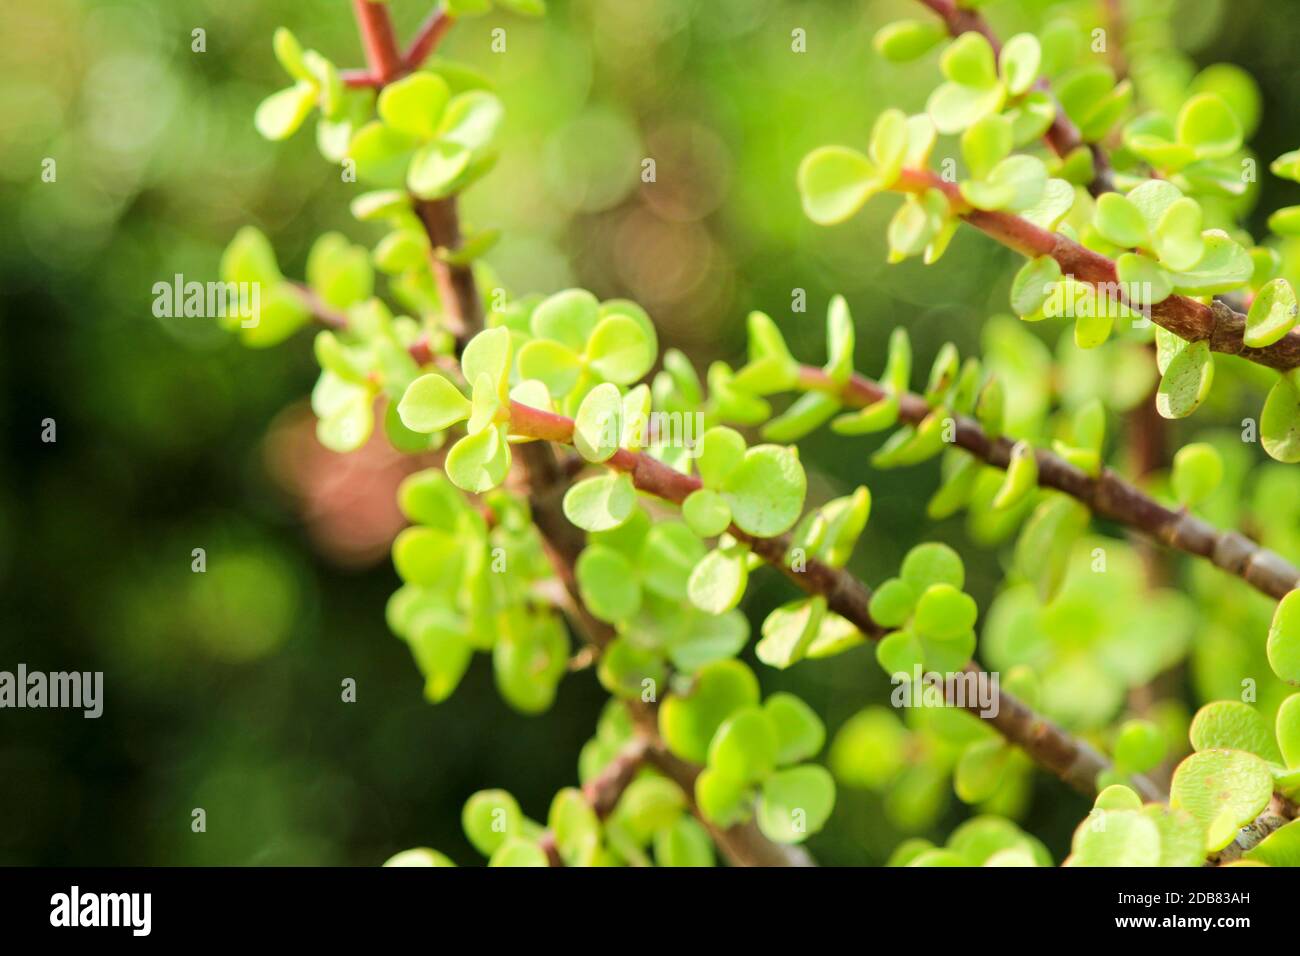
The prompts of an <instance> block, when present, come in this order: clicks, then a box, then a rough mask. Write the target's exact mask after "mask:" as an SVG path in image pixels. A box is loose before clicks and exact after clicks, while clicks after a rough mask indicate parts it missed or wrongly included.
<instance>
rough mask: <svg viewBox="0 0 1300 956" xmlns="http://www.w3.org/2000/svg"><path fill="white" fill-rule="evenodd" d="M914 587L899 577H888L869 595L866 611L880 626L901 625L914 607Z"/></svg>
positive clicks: (915, 598) (905, 621)
mask: <svg viewBox="0 0 1300 956" xmlns="http://www.w3.org/2000/svg"><path fill="white" fill-rule="evenodd" d="M916 600H917V597H916V589H915V588H913V587H912V585H910V584H908V583H907V582H906V581H904V580H902V579H901V578H890V579H889V580H888V581H885V582H884V583H883V584H881V585H880V587H878V588H876V590H875V592H874V593H873V594H872V595H871V603H870V605H869V606H868V613H870V614H871V617H872V620H874V621H875V622H876V623H877V624H879V625H880V626H881V627H889V628H895V627H902V626H903V625H904V624H906V623H907V621H908V619H909V618H910V617H911V616H912V611H913V609H914V608H915V607H916Z"/></svg>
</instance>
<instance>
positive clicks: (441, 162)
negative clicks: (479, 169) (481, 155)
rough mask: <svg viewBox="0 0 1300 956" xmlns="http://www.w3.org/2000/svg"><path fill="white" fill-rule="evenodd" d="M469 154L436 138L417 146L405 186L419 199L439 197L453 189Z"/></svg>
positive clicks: (460, 176)
mask: <svg viewBox="0 0 1300 956" xmlns="http://www.w3.org/2000/svg"><path fill="white" fill-rule="evenodd" d="M471 158H472V155H471V153H470V151H469V150H468V149H466V148H465V147H464V146H461V145H460V144H458V143H452V142H449V141H446V140H439V141H438V142H434V143H427V144H426V145H424V146H421V147H420V148H419V149H418V150H417V151H416V153H415V155H414V156H413V157H412V158H411V165H410V167H409V168H408V169H407V172H406V185H407V188H408V189H410V190H411V192H412V193H414V194H415V195H416V196H418V197H419V198H420V199H442V198H444V197H446V196H450V195H451V194H452V193H454V192H456V190H457V187H458V186H459V185H460V183H461V181H462V177H463V176H464V173H465V171H466V170H467V169H468V168H469V165H470V160H471Z"/></svg>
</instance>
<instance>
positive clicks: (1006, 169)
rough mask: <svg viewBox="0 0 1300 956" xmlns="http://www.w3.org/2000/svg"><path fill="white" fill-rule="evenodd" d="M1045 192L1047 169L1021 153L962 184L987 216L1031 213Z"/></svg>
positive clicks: (963, 192) (962, 189) (962, 192)
mask: <svg viewBox="0 0 1300 956" xmlns="http://www.w3.org/2000/svg"><path fill="white" fill-rule="evenodd" d="M1046 189H1047V167H1046V166H1044V165H1043V161H1042V160H1041V159H1038V158H1037V157H1035V156H1027V155H1025V154H1023V153H1017V154H1016V155H1014V156H1008V157H1007V158H1006V159H1004V160H1002V162H1000V163H998V164H997V165H996V166H994V167H993V170H992V171H991V172H990V173H989V174H988V176H987V177H985V178H984V179H982V180H964V181H963V182H962V183H961V194H962V196H963V197H965V199H966V201H967V202H969V203H970V204H971V205H972V206H975V207H976V208H978V209H984V210H988V211H990V212H993V211H997V210H1008V211H1010V212H1020V211H1022V210H1025V209H1030V208H1032V207H1033V206H1034V205H1036V204H1037V203H1038V202H1039V201H1040V200H1041V199H1042V198H1043V193H1044V192H1045V190H1046ZM1198 208H1199V207H1198Z"/></svg>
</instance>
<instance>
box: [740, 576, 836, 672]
mask: <svg viewBox="0 0 1300 956" xmlns="http://www.w3.org/2000/svg"><path fill="white" fill-rule="evenodd" d="M825 616H826V599H825V598H824V597H822V596H821V595H820V594H819V595H816V596H814V597H809V598H801V599H799V600H797V601H791V602H790V603H789V604H784V605H782V606H781V607H778V608H776V609H775V610H773V611H772V613H770V614H769V615H768V616H767V618H766V619H765V620H764V621H763V639H762V640H761V641H759V642H758V644H757V645H756V646H755V648H754V653H755V654H756V655H757V656H758V659H759V660H760V661H762V662H763V663H764V664H767V665H768V666H769V667H775V668H778V669H780V670H784V669H785V668H787V667H789V666H791V665H792V664H797V663H798V662H799V661H801V660H803V658H804V656H805V654H806V653H807V651H808V647H809V645H811V644H812V642H813V640H814V639H816V637H817V632H818V631H819V630H820V628H821V625H822V620H823V618H824V617H825Z"/></svg>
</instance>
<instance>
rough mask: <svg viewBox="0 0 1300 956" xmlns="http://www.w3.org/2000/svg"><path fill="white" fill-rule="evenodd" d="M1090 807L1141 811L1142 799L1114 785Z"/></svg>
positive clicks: (1101, 794)
mask: <svg viewBox="0 0 1300 956" xmlns="http://www.w3.org/2000/svg"><path fill="white" fill-rule="evenodd" d="M1092 805H1093V806H1094V807H1096V808H1097V809H1098V810H1141V809H1142V798H1141V797H1139V796H1138V795H1137V792H1136V791H1134V790H1132V789H1130V788H1129V787H1126V786H1124V785H1122V784H1118V783H1116V784H1111V785H1110V786H1109V787H1107V788H1106V789H1104V790H1102V791H1101V793H1099V794H1097V799H1096V800H1094V801H1093V804H1092ZM1198 849H1199V847H1198Z"/></svg>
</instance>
